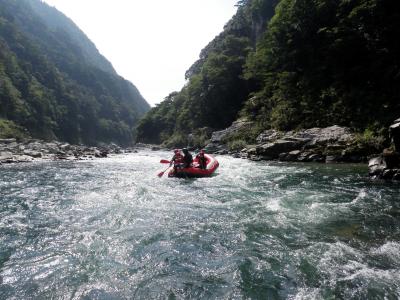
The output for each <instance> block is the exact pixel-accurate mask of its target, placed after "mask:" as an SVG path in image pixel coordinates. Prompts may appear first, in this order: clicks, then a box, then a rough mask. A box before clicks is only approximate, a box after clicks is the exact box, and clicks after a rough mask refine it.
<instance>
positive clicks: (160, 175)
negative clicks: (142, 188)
mask: <svg viewBox="0 0 400 300" xmlns="http://www.w3.org/2000/svg"><path fill="white" fill-rule="evenodd" d="M169 167H170V166H168V168H166V169H165V170H164V171H162V172H160V173H158V174H157V176H158V177H160V178H161V177H162V176H163V175H164V173H165V172H166V171H167V170H168V169H169Z"/></svg>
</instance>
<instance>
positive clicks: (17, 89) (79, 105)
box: [0, 0, 150, 145]
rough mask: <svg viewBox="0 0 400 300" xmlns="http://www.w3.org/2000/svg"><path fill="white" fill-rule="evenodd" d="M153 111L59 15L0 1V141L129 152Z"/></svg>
mask: <svg viewBox="0 0 400 300" xmlns="http://www.w3.org/2000/svg"><path fill="white" fill-rule="evenodd" d="M149 108H150V107H149V105H148V103H147V102H146V101H145V100H144V99H143V97H142V96H141V95H140V93H139V91H138V90H137V89H136V87H135V86H133V85H132V84H131V83H130V82H128V81H126V80H124V79H123V78H122V77H120V76H118V75H117V74H116V72H115V70H114V69H113V67H112V65H111V64H110V63H109V62H108V61H107V60H106V59H105V58H104V57H103V56H101V55H100V53H99V52H98V50H97V49H96V47H95V46H94V45H93V43H92V42H91V41H90V40H89V39H88V38H87V37H86V36H85V35H84V34H83V33H82V32H81V31H80V30H79V29H78V28H77V27H76V26H75V25H74V24H73V22H72V21H71V20H69V19H68V18H67V17H65V16H64V15H63V14H61V13H60V12H59V11H57V10H56V9H55V8H53V7H49V6H48V5H46V4H45V3H43V2H41V1H40V0H18V1H16V0H2V1H1V2H0V128H3V129H4V128H7V130H2V132H0V136H2V137H7V136H17V137H21V136H32V137H38V138H42V139H59V140H64V141H68V142H71V143H86V144H96V143H98V142H116V143H119V144H123V145H127V144H130V143H132V141H133V140H134V135H135V132H134V129H135V126H136V123H137V121H138V120H139V118H140V117H141V116H142V115H143V114H144V113H145V112H147V111H148V110H149Z"/></svg>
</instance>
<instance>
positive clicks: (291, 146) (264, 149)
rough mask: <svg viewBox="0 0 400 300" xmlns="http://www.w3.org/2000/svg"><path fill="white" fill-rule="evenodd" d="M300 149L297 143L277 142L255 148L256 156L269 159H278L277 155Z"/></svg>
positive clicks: (288, 141)
mask: <svg viewBox="0 0 400 300" xmlns="http://www.w3.org/2000/svg"><path fill="white" fill-rule="evenodd" d="M300 147H301V143H299V142H298V141H290V140H277V141H275V142H273V143H267V144H264V145H261V146H260V147H258V148H257V154H258V155H262V156H266V157H271V158H272V159H276V158H279V154H281V153H287V152H290V151H293V150H296V149H299V148H300Z"/></svg>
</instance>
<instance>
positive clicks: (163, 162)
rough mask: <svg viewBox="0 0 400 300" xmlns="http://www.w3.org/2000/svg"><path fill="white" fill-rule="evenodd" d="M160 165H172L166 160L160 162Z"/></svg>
mask: <svg viewBox="0 0 400 300" xmlns="http://www.w3.org/2000/svg"><path fill="white" fill-rule="evenodd" d="M160 163H161V164H170V163H171V161H169V160H166V159H162V160H160Z"/></svg>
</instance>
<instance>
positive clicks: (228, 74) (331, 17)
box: [138, 0, 400, 145]
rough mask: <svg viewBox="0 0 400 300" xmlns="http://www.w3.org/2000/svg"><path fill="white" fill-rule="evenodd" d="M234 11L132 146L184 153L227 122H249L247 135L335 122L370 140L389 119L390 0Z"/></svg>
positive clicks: (399, 6) (393, 82)
mask: <svg viewBox="0 0 400 300" xmlns="http://www.w3.org/2000/svg"><path fill="white" fill-rule="evenodd" d="M238 6H239V7H238V11H237V14H236V15H235V16H234V17H233V18H232V20H230V21H229V22H228V23H227V25H226V26H225V29H224V31H223V32H222V33H221V34H220V35H219V36H217V37H216V38H215V39H214V40H213V41H212V42H211V43H210V44H209V45H208V46H207V47H206V48H205V49H204V50H203V51H202V52H201V54H200V59H199V60H198V61H197V62H196V63H194V65H193V66H192V67H191V68H190V69H189V70H188V72H187V73H186V76H187V78H188V82H187V84H186V85H185V87H184V88H183V89H182V90H181V91H179V92H174V93H172V94H171V95H169V96H168V97H167V98H166V99H165V101H163V102H162V103H161V104H159V105H158V106H157V107H156V108H154V109H152V110H151V111H150V112H149V113H148V114H146V116H145V118H144V119H142V120H141V121H140V123H139V126H138V139H139V140H140V141H146V142H154V143H162V142H164V143H165V144H169V145H173V144H176V145H179V144H181V145H184V144H186V143H187V137H188V134H189V133H194V139H195V140H196V141H195V142H197V143H199V144H201V141H202V140H204V139H205V137H206V136H207V133H208V132H209V131H210V130H211V129H214V130H215V129H221V128H224V127H226V126H229V125H230V123H231V122H232V121H234V120H235V119H237V118H246V119H248V120H252V121H254V122H255V126H254V131H255V132H254V133H257V132H260V131H262V130H263V129H268V128H275V129H279V130H289V129H299V128H309V127H313V126H327V125H333V124H337V125H345V126H350V127H352V128H353V129H355V130H356V131H359V132H364V131H365V130H368V131H369V132H375V133H376V134H379V132H380V130H381V128H384V127H385V126H387V125H388V124H390V122H392V121H393V120H394V119H395V118H397V117H398V115H399V114H400V99H399V95H400V49H399V46H398V45H399V43H398V41H397V39H398V37H399V36H400V2H399V1H394V0H281V1H278V0H277V1H274V0H244V1H240V2H239V3H238ZM205 127H209V128H211V129H210V130H208V129H206V128H205ZM254 133H253V134H249V136H255V134H254Z"/></svg>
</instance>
